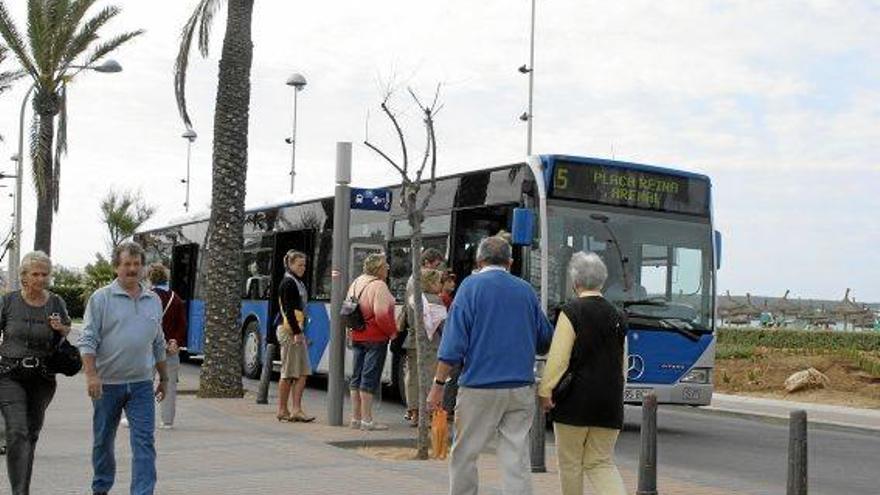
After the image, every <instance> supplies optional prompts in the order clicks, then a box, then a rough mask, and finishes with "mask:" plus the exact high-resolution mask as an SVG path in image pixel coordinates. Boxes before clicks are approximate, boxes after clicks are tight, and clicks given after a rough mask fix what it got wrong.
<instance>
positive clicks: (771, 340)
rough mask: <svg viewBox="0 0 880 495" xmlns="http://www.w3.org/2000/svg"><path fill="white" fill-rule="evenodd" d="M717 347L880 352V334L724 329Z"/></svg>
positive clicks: (720, 333) (720, 331) (719, 335)
mask: <svg viewBox="0 0 880 495" xmlns="http://www.w3.org/2000/svg"><path fill="white" fill-rule="evenodd" d="M718 346H719V348H721V347H725V346H733V347H736V348H739V347H742V348H755V347H768V348H771V349H809V350H827V351H849V350H856V351H865V352H878V351H880V333H876V332H871V333H869V332H858V333H857V332H829V331H809V330H761V329H748V330H740V329H733V328H722V329H720V330H719V331H718Z"/></svg>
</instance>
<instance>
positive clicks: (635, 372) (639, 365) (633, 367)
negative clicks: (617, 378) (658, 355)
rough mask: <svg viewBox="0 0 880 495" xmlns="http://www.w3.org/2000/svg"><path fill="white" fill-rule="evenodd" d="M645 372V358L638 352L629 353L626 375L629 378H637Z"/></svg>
mask: <svg viewBox="0 0 880 495" xmlns="http://www.w3.org/2000/svg"><path fill="white" fill-rule="evenodd" d="M644 374H645V360H644V359H643V358H642V356H639V355H638V354H630V356H629V362H628V366H627V369H626V377H627V378H629V379H630V380H638V379H639V378H641V377H642V375H644Z"/></svg>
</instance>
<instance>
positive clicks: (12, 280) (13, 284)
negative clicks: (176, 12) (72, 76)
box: [7, 60, 122, 290]
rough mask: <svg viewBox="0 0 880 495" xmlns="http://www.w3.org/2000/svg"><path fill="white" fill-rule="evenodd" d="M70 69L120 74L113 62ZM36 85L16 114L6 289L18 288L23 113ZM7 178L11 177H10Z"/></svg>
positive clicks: (32, 87)
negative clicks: (16, 139)
mask: <svg viewBox="0 0 880 495" xmlns="http://www.w3.org/2000/svg"><path fill="white" fill-rule="evenodd" d="M70 68H71V69H80V70H86V69H88V70H93V71H95V72H101V73H105V74H112V73H116V72H122V65H120V64H119V62H117V61H115V60H106V61H104V63H102V64H101V65H94V66H84V65H71V66H70ZM36 87H37V83H36V82H35V83H33V84H31V87H30V88H28V90H27V93H25V94H24V99H23V100H21V111H20V112H19V114H18V153H16V154H15V155H13V157H12V159H13V160H14V161H15V162H16V166H15V213H13V215H15V226H14V227H13V228H14V229H15V233H14V234H13V236H12V250H11V251H10V253H9V276H8V277H7V279H8V280H7V288H8V289H9V290H16V289H18V288H19V280H18V269H19V261H20V260H21V186H22V172H23V170H24V111H25V108H27V102H28V100H29V99H30V97H31V93H33V92H34V89H36ZM7 177H12V176H11V175H9V176H7Z"/></svg>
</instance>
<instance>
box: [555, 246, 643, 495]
mask: <svg viewBox="0 0 880 495" xmlns="http://www.w3.org/2000/svg"><path fill="white" fill-rule="evenodd" d="M568 273H569V277H570V280H571V282H572V286H573V287H574V290H575V293H576V294H577V297H576V298H574V299H573V300H571V301H570V302H568V303H567V304H566V305H565V306H563V307H562V312H561V313H560V314H559V319H558V320H557V323H556V331H555V332H554V334H553V343H552V344H551V345H550V353H549V355H548V356H547V367H546V368H545V370H544V377H543V379H542V381H541V385H540V388H539V390H538V394H539V395H540V396H541V401H542V403H543V405H544V409H545V410H548V411H552V412H551V414H552V418H553V429H554V431H555V433H556V449H557V459H558V462H559V479H560V481H561V484H562V494H563V495H575V494H577V495H581V494H582V493H583V490H584V489H583V484H584V474H586V475H587V478H588V479H589V480H590V484H592V485H593V489H594V490H595V491H596V493H602V494H607V495H624V494H625V493H626V489H625V488H624V486H623V480H622V479H621V477H620V473H619V472H618V470H617V466H615V464H614V444H615V443H616V441H617V435H618V434H619V433H620V430H621V428H622V427H623V387H624V383H625V375H626V367H625V363H626V321H625V319H624V317H623V315H622V314H620V312H619V311H617V308H615V307H614V306H613V305H612V304H611V303H609V302H608V301H606V300H605V298H604V297H602V293H601V292H600V289H601V288H602V286H603V285H604V284H605V279H606V278H607V277H608V270H607V268H606V267H605V264H604V263H602V260H601V259H600V258H599V256H597V255H596V254H595V253H584V252H579V253H575V254H574V255H573V256H572V257H571V261H570V262H569V268H568ZM557 385H559V387H557ZM554 389H556V390H555V391H554Z"/></svg>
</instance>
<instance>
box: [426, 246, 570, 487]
mask: <svg viewBox="0 0 880 495" xmlns="http://www.w3.org/2000/svg"><path fill="white" fill-rule="evenodd" d="M511 262H512V258H511V248H510V244H508V243H507V241H505V240H504V239H502V238H500V237H489V238H486V239H483V241H482V242H481V243H480V246H479V248H478V249H477V265H478V266H479V267H480V271H479V273H476V274H474V275H471V276H469V277H467V278H466V279H465V280H464V282H463V283H462V284H461V286H460V287H459V289H458V292H457V293H456V295H455V301H454V302H453V303H452V308H451V309H450V313H449V317H448V318H447V320H446V323H445V326H444V328H443V338H442V340H441V342H440V351H439V352H438V356H437V357H438V359H439V363H438V364H437V373H436V374H435V376H434V385H433V387H432V388H431V392H430V393H429V394H428V407H429V408H430V409H433V410H436V409H439V408H440V407H441V402H442V400H443V386H444V384H445V382H446V379H447V377H448V376H449V372H450V370H451V369H452V367H453V366H455V365H458V364H461V365H462V372H461V375H460V377H459V386H460V388H459V390H458V404H457V407H456V413H455V442H454V443H453V445H452V454H451V457H450V461H449V493H450V494H451V495H476V494H477V491H478V488H479V477H478V474H477V458H478V457H479V455H480V451H482V450H483V448H484V447H485V446H486V443H487V442H488V441H489V440H490V439H491V438H492V437H493V436H494V435H495V434H496V432H497V434H498V459H499V461H500V464H501V469H502V485H503V493H504V494H505V495H512V494H531V493H532V480H531V470H530V468H529V454H528V452H529V449H528V436H529V428H530V427H531V424H532V417H533V416H534V414H535V389H534V383H535V376H534V366H535V355H536V354H544V353H545V352H547V350H548V348H549V347H550V341H551V339H552V337H553V328H552V327H551V325H550V322H549V321H548V320H547V316H546V315H545V314H544V312H543V311H542V310H541V307H540V305H539V304H538V298H537V297H536V296H535V291H534V290H533V289H532V287H531V286H530V285H529V284H527V283H526V282H524V281H523V280H520V279H519V278H517V277H515V276H513V275H511V274H510V273H508V271H507V270H509V268H510V265H511Z"/></svg>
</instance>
